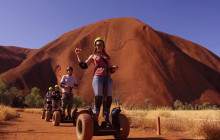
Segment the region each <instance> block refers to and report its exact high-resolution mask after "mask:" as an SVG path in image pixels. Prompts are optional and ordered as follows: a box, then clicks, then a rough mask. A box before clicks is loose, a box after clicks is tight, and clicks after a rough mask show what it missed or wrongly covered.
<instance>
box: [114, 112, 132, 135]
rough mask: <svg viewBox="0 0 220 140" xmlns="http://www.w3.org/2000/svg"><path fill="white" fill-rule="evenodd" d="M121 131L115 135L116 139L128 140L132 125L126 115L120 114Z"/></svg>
mask: <svg viewBox="0 0 220 140" xmlns="http://www.w3.org/2000/svg"><path fill="white" fill-rule="evenodd" d="M118 119H119V124H120V131H119V133H118V134H116V135H114V137H115V139H126V138H127V137H128V135H129V132H130V124H129V121H128V118H127V117H126V116H125V115H124V114H119V116H118Z"/></svg>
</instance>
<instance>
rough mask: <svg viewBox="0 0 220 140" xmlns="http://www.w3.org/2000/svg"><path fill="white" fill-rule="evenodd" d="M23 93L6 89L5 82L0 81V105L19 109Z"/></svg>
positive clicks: (11, 88) (13, 89)
mask: <svg viewBox="0 0 220 140" xmlns="http://www.w3.org/2000/svg"><path fill="white" fill-rule="evenodd" d="M22 93H23V91H22V90H19V89H17V88H16V87H10V88H9V89H8V87H7V85H6V80H4V79H0V103H1V104H4V105H8V106H12V107H20V106H22V105H23V104H22V103H23V96H22Z"/></svg>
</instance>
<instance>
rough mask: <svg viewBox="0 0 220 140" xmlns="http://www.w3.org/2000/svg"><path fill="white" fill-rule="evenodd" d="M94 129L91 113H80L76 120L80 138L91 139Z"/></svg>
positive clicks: (80, 139) (82, 139)
mask: <svg viewBox="0 0 220 140" xmlns="http://www.w3.org/2000/svg"><path fill="white" fill-rule="evenodd" d="M93 131H94V124H93V119H92V117H91V116H90V115H89V114H80V115H79V117H78V118H77V122H76V135H77V138H78V140H91V139H92V136H93Z"/></svg>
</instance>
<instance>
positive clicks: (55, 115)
mask: <svg viewBox="0 0 220 140" xmlns="http://www.w3.org/2000/svg"><path fill="white" fill-rule="evenodd" d="M60 122H61V114H60V112H59V111H54V113H53V117H52V123H53V126H59V125H60Z"/></svg>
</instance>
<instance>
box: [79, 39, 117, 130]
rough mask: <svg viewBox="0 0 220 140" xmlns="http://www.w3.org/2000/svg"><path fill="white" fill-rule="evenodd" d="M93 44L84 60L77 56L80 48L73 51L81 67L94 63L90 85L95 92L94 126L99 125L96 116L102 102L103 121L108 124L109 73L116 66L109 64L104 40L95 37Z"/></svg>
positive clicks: (109, 99)
mask: <svg viewBox="0 0 220 140" xmlns="http://www.w3.org/2000/svg"><path fill="white" fill-rule="evenodd" d="M94 45H95V50H94V53H93V54H92V55H90V56H89V58H88V59H87V60H86V61H85V62H83V61H81V60H80V58H79V54H80V52H81V49H79V48H76V50H75V53H76V55H77V58H78V62H79V65H80V67H81V68H82V69H86V68H87V67H88V65H89V64H91V63H92V62H93V63H94V65H95V70H94V77H93V82H92V86H93V90H94V93H95V105H94V113H95V127H99V125H98V117H99V113H100V108H101V105H102V104H103V115H104V118H105V122H106V124H109V113H110V108H111V104H112V84H113V81H112V78H111V73H114V72H115V71H116V70H117V69H118V66H111V63H110V57H109V55H108V54H107V53H106V51H105V42H104V40H103V39H102V38H101V37H98V38H96V39H95V41H94Z"/></svg>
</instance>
